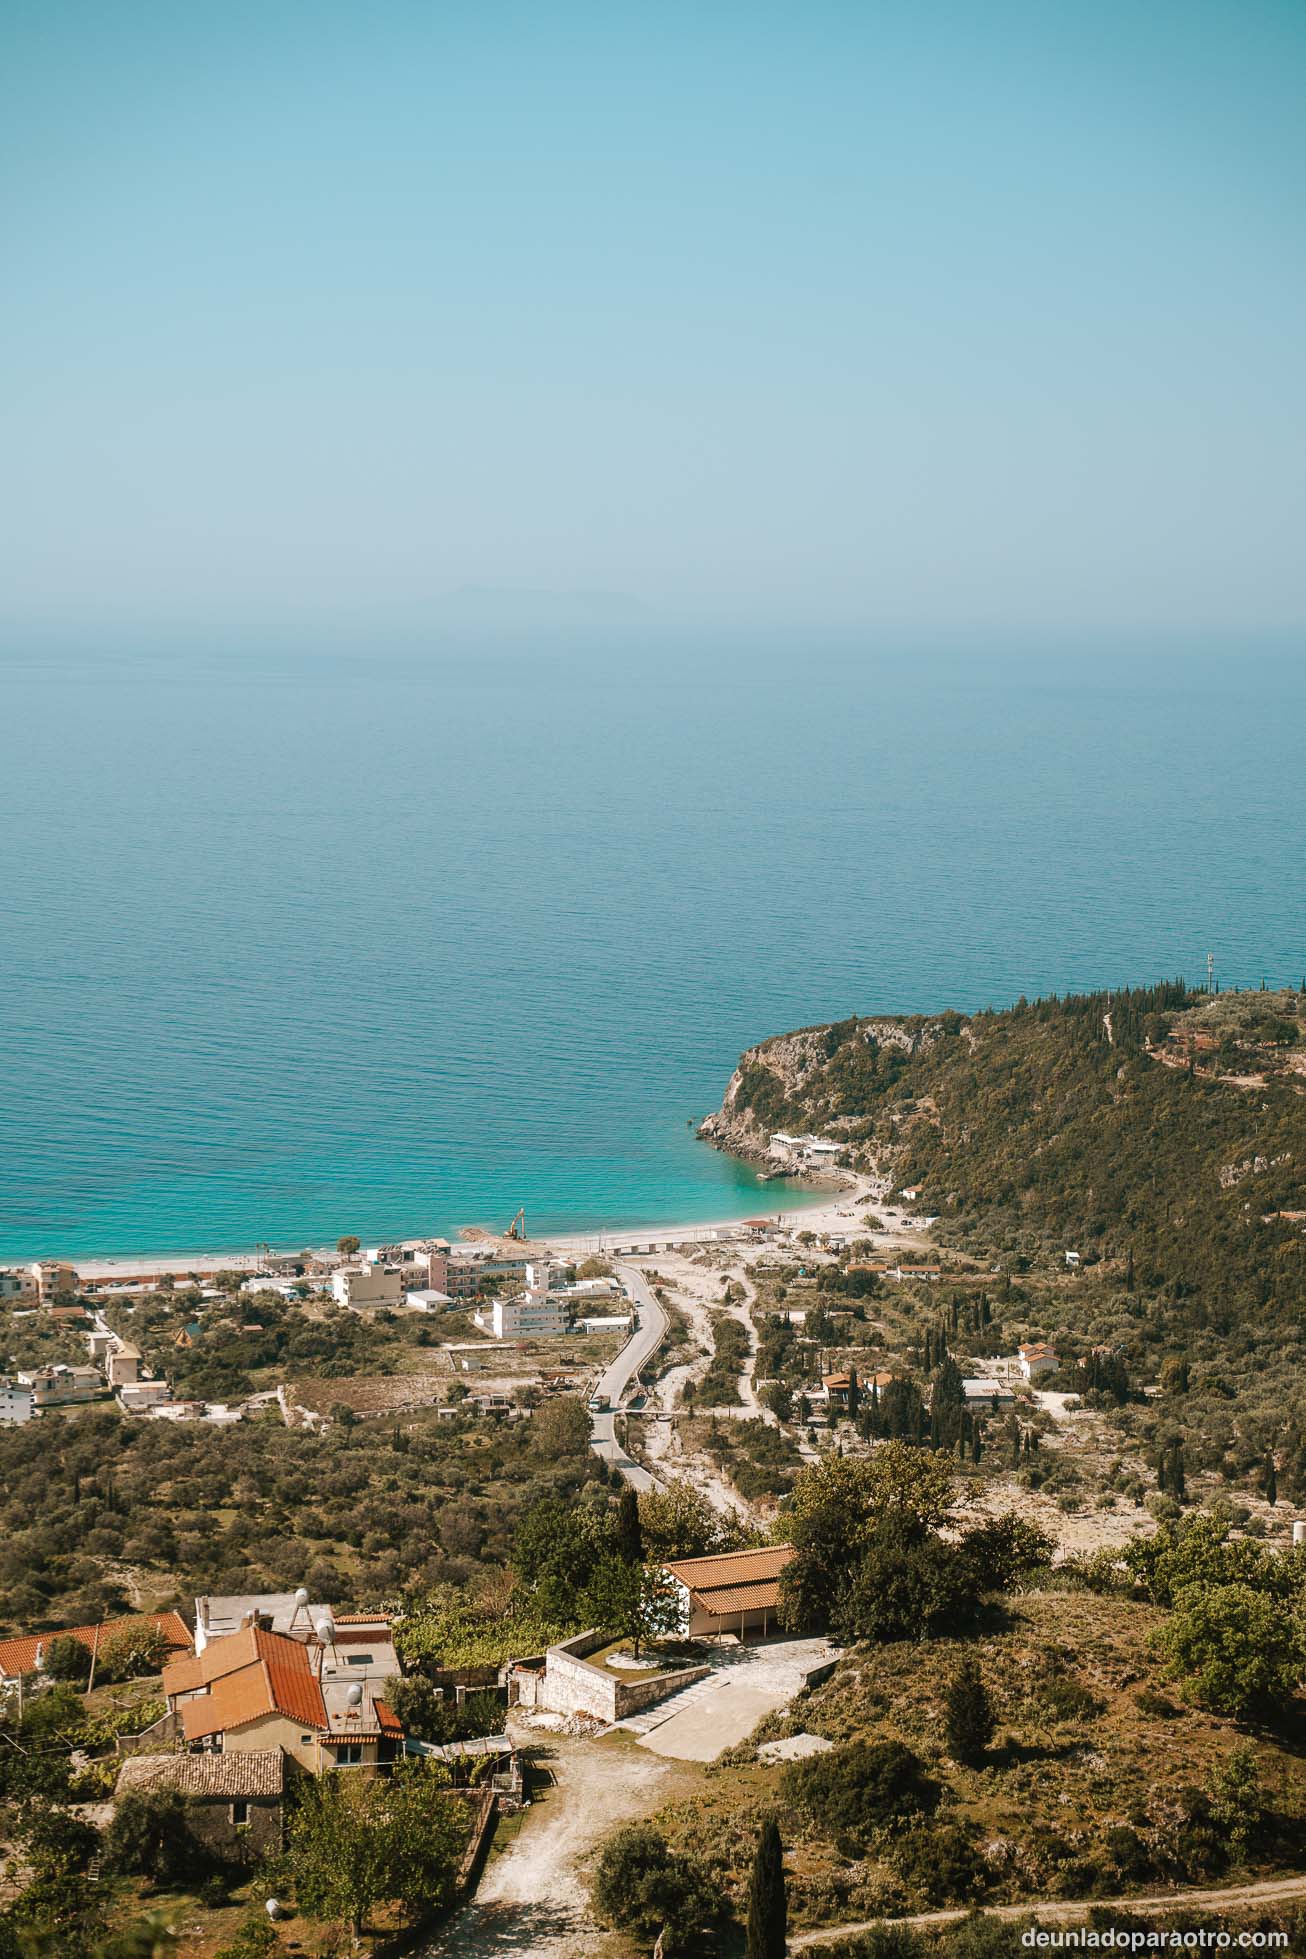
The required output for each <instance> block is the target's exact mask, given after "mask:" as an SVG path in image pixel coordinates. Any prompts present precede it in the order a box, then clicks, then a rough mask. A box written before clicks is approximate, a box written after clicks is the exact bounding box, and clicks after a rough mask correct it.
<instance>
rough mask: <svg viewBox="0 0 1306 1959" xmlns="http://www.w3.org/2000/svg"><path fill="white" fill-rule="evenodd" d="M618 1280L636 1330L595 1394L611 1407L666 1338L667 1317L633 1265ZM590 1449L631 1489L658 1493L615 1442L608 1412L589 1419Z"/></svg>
mask: <svg viewBox="0 0 1306 1959" xmlns="http://www.w3.org/2000/svg"><path fill="white" fill-rule="evenodd" d="M615 1269H616V1273H617V1277H618V1278H619V1279H620V1280H621V1283H622V1285H623V1286H624V1287H625V1289H626V1294H627V1297H628V1298H629V1300H630V1302H631V1304H632V1306H633V1307H634V1309H635V1318H636V1324H635V1331H634V1332H633V1333H632V1334H631V1336H630V1338H629V1340H628V1341H627V1342H626V1344H625V1346H624V1347H623V1348H622V1350H621V1352H620V1353H619V1354H618V1355H617V1358H616V1359H615V1360H614V1361H613V1363H612V1365H611V1367H609V1369H608V1371H607V1373H606V1374H605V1375H604V1376H603V1378H602V1380H601V1381H600V1382H599V1384H598V1387H597V1388H596V1390H595V1392H596V1393H597V1394H600V1395H604V1396H606V1397H607V1400H608V1404H609V1407H610V1408H617V1407H619V1406H620V1403H621V1399H622V1397H623V1395H624V1394H625V1393H626V1390H627V1389H628V1388H629V1386H630V1383H631V1381H632V1380H633V1379H634V1377H635V1375H636V1374H637V1373H638V1371H639V1369H640V1368H641V1367H642V1366H643V1365H644V1363H645V1361H647V1360H650V1359H651V1358H652V1356H653V1355H654V1354H655V1353H656V1352H657V1349H658V1348H659V1347H660V1346H661V1344H662V1342H663V1340H664V1339H665V1338H666V1331H667V1316H666V1314H665V1313H664V1312H663V1310H662V1308H661V1307H660V1306H659V1305H658V1302H657V1300H656V1299H655V1298H654V1297H653V1288H652V1287H651V1286H650V1284H649V1282H648V1280H647V1279H646V1278H645V1277H644V1274H643V1273H642V1272H641V1271H639V1269H638V1268H637V1267H636V1266H634V1265H618V1266H617V1267H616V1268H615ZM590 1447H591V1448H592V1449H593V1451H594V1453H595V1455H596V1456H602V1457H603V1459H604V1461H605V1462H610V1463H611V1464H612V1466H613V1468H614V1469H616V1470H618V1471H619V1472H620V1474H621V1475H622V1476H623V1477H624V1478H625V1480H626V1482H628V1483H629V1484H630V1485H631V1487H632V1488H633V1489H636V1490H657V1489H661V1487H662V1486H661V1484H660V1483H659V1482H658V1479H657V1477H656V1476H651V1475H650V1474H649V1472H648V1470H647V1469H641V1467H640V1465H639V1464H638V1463H637V1462H632V1461H631V1459H630V1457H629V1456H628V1455H627V1454H626V1452H625V1450H624V1449H623V1448H622V1447H621V1445H620V1444H619V1443H618V1441H617V1439H616V1433H615V1430H614V1428H613V1419H612V1415H611V1413H608V1414H605V1415H591V1416H590Z"/></svg>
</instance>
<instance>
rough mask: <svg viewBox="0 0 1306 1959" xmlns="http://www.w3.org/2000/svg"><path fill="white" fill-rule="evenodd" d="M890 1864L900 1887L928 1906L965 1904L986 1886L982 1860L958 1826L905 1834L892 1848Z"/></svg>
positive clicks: (937, 1826) (961, 1828)
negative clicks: (900, 1884) (912, 1891)
mask: <svg viewBox="0 0 1306 1959" xmlns="http://www.w3.org/2000/svg"><path fill="white" fill-rule="evenodd" d="M894 1863H895V1865H896V1866H897V1870H898V1875H899V1876H900V1877H901V1878H902V1880H903V1882H904V1884H909V1885H910V1886H911V1887H912V1889H913V1890H914V1891H916V1892H918V1893H919V1894H920V1896H921V1897H922V1898H924V1899H925V1901H926V1903H927V1904H930V1905H948V1904H956V1903H963V1904H964V1903H967V1902H968V1901H969V1900H970V1899H972V1898H978V1897H979V1896H980V1894H981V1893H982V1891H983V1890H984V1888H985V1885H986V1884H987V1882H988V1870H987V1867H986V1866H985V1863H984V1860H983V1858H982V1857H981V1856H980V1854H979V1852H978V1850H977V1849H976V1848H975V1845H974V1844H973V1842H972V1841H971V1839H970V1836H969V1834H968V1833H967V1831H966V1830H965V1829H963V1827H962V1826H961V1824H960V1823H939V1824H935V1825H933V1826H932V1827H930V1826H926V1827H923V1828H920V1829H915V1830H910V1831H908V1832H907V1833H906V1834H905V1835H904V1836H903V1837H902V1838H901V1839H900V1840H899V1842H898V1843H897V1845H896V1846H895V1850H894Z"/></svg>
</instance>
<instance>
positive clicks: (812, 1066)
mask: <svg viewBox="0 0 1306 1959" xmlns="http://www.w3.org/2000/svg"><path fill="white" fill-rule="evenodd" d="M941 1032H942V1023H941V1022H940V1021H938V1020H923V1019H920V1018H918V1017H911V1018H903V1019H901V1020H898V1019H893V1020H891V1019H873V1020H860V1019H859V1020H847V1021H835V1022H830V1023H827V1024H826V1025H824V1026H820V1027H803V1028H799V1029H798V1030H797V1031H796V1032H794V1033H792V1034H776V1035H773V1036H772V1038H771V1039H770V1040H766V1041H761V1042H759V1043H758V1045H757V1046H756V1047H752V1048H749V1049H748V1050H747V1051H746V1052H745V1053H744V1054H743V1055H741V1056H740V1060H739V1066H738V1067H737V1068H736V1069H735V1072H734V1074H733V1075H732V1076H731V1078H730V1084H729V1087H728V1088H727V1089H726V1092H725V1097H724V1099H723V1101H722V1103H721V1107H720V1108H719V1109H717V1110H716V1111H715V1112H714V1113H713V1114H712V1115H710V1116H708V1117H707V1119H706V1120H705V1121H704V1123H703V1125H702V1127H701V1128H700V1130H699V1135H700V1136H702V1137H704V1138H705V1139H706V1140H707V1141H708V1142H711V1143H715V1144H717V1146H718V1147H719V1148H721V1149H726V1150H730V1151H731V1152H732V1154H734V1155H736V1156H743V1157H747V1158H749V1159H750V1160H752V1161H755V1162H766V1163H768V1164H769V1165H770V1166H771V1167H772V1168H776V1169H784V1170H787V1171H791V1172H801V1171H803V1170H808V1171H810V1170H812V1169H813V1168H814V1167H817V1166H814V1165H812V1164H811V1163H810V1162H804V1161H803V1160H802V1158H801V1154H800V1153H795V1152H793V1151H790V1150H786V1149H784V1148H783V1147H777V1146H774V1145H773V1143H772V1138H773V1137H774V1136H775V1135H776V1133H777V1132H781V1133H789V1134H801V1135H805V1136H820V1137H825V1138H828V1139H830V1140H832V1141H844V1142H847V1141H848V1140H849V1132H850V1131H851V1130H855V1128H856V1126H857V1124H858V1122H859V1120H861V1119H862V1118H863V1117H864V1115H865V1114H866V1111H865V1110H858V1109H857V1108H855V1107H850V1106H849V1097H850V1092H853V1093H854V1094H855V1090H854V1089H853V1084H855V1081H856V1069H857V1066H858V1065H859V1064H861V1065H865V1064H866V1063H867V1062H868V1061H869V1060H870V1058H871V1056H872V1055H873V1054H874V1053H875V1052H876V1051H879V1050H885V1049H897V1050H899V1051H900V1052H902V1053H904V1054H908V1055H911V1054H918V1053H920V1052H922V1051H923V1050H924V1049H925V1048H927V1047H929V1046H931V1045H932V1044H933V1042H934V1040H935V1039H937V1037H938V1035H939V1034H940V1033H941ZM850 1064H851V1065H850ZM826 1167H828V1166H826Z"/></svg>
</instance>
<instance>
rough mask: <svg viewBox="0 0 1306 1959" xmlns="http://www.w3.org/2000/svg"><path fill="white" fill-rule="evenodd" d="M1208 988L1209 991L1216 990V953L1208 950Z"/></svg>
mask: <svg viewBox="0 0 1306 1959" xmlns="http://www.w3.org/2000/svg"><path fill="white" fill-rule="evenodd" d="M1206 990H1207V992H1208V993H1214V992H1215V954H1214V953H1213V952H1208V953H1207V955H1206Z"/></svg>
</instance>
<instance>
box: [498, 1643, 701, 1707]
mask: <svg viewBox="0 0 1306 1959" xmlns="http://www.w3.org/2000/svg"><path fill="white" fill-rule="evenodd" d="M607 1643H608V1635H607V1634H606V1633H603V1632H595V1631H590V1632H584V1633H579V1634H578V1635H577V1636H576V1638H575V1639H564V1640H561V1641H560V1642H559V1643H558V1645H556V1646H550V1648H549V1650H548V1652H547V1654H546V1655H545V1664H544V1673H543V1675H542V1677H537V1680H536V1684H535V1696H534V1702H533V1704H534V1705H535V1706H536V1707H540V1708H547V1709H548V1711H549V1712H550V1713H552V1714H589V1715H591V1716H593V1718H594V1719H595V1720H598V1721H607V1722H609V1723H611V1722H613V1721H624V1720H625V1718H626V1717H627V1715H630V1714H637V1713H638V1712H639V1711H640V1709H641V1708H645V1707H651V1706H652V1705H653V1703H654V1702H655V1701H660V1700H662V1699H663V1698H664V1697H665V1696H666V1695H667V1694H674V1693H676V1692H677V1691H678V1689H679V1688H681V1687H688V1686H690V1685H691V1684H692V1682H694V1681H695V1680H701V1679H702V1678H703V1676H704V1674H707V1673H710V1672H711V1668H710V1667H706V1666H692V1667H678V1668H676V1670H675V1671H674V1672H671V1673H658V1674H654V1675H653V1676H652V1677H651V1678H650V1679H648V1680H620V1679H618V1678H617V1676H616V1674H614V1673H609V1672H608V1670H607V1669H606V1668H605V1667H594V1666H591V1665H590V1664H589V1660H588V1658H587V1657H586V1656H587V1655H588V1654H590V1653H597V1652H598V1650H599V1648H600V1647H601V1646H606V1645H607ZM523 1701H524V1697H523Z"/></svg>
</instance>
